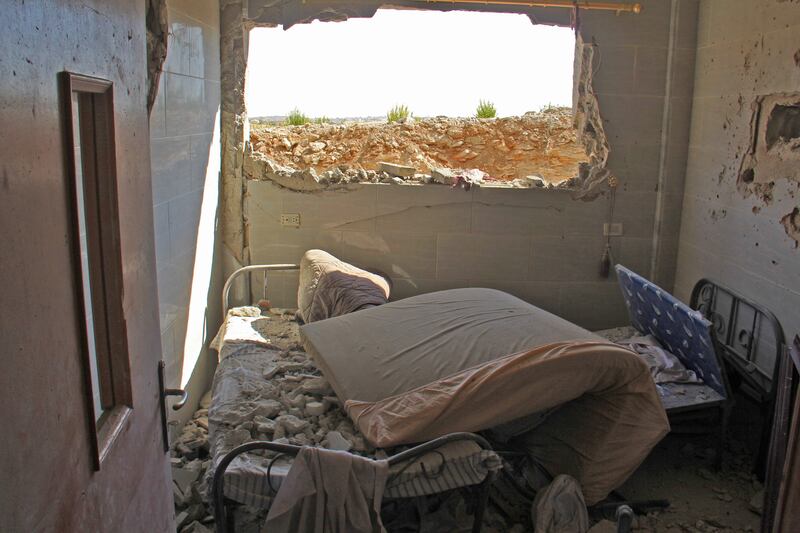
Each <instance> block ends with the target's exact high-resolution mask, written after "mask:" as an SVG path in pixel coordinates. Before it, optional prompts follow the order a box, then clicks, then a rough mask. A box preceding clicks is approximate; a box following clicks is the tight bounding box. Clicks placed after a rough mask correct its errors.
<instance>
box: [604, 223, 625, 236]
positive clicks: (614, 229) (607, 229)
mask: <svg viewBox="0 0 800 533" xmlns="http://www.w3.org/2000/svg"><path fill="white" fill-rule="evenodd" d="M603 236H604V237H620V236H622V222H612V223H611V224H609V223H608V222H606V223H605V224H603Z"/></svg>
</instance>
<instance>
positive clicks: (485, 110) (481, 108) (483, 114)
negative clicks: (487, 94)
mask: <svg viewBox="0 0 800 533" xmlns="http://www.w3.org/2000/svg"><path fill="white" fill-rule="evenodd" d="M475 116H476V117H478V118H495V117H496V116H497V109H495V107H494V104H493V103H491V102H490V101H489V100H481V101H480V102H478V109H476V110H475Z"/></svg>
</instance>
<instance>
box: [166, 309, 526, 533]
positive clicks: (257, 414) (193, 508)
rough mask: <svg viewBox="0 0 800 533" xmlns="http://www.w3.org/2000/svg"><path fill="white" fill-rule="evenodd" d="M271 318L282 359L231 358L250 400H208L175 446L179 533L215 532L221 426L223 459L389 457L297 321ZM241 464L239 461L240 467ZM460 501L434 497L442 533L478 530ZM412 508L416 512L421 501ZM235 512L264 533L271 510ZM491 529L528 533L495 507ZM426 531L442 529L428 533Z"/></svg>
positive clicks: (243, 523) (241, 527) (241, 524)
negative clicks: (307, 346)
mask: <svg viewBox="0 0 800 533" xmlns="http://www.w3.org/2000/svg"><path fill="white" fill-rule="evenodd" d="M264 314H265V315H266V316H265V317H263V318H267V320H264V321H263V322H260V323H259V331H260V332H261V333H262V334H263V335H264V336H265V337H267V338H269V342H270V347H271V348H274V357H273V358H272V359H271V360H270V359H269V358H265V357H264V347H263V346H260V347H258V350H259V352H260V356H259V357H248V353H247V347H245V348H243V350H244V351H242V352H237V353H236V355H233V356H230V355H229V356H228V357H227V358H226V360H227V359H230V360H229V361H228V363H225V360H223V363H221V364H229V365H231V367H235V368H234V371H235V375H236V381H237V386H239V387H241V390H242V391H244V392H246V396H247V397H248V400H249V401H247V402H241V401H239V402H236V403H227V404H226V403H225V402H224V401H223V402H222V403H218V401H216V402H215V405H214V407H212V408H211V413H209V407H210V406H211V394H210V393H209V394H207V395H206V396H205V397H204V398H203V400H202V401H201V405H200V409H199V410H198V411H197V412H196V413H195V415H194V417H193V418H192V420H191V421H190V422H188V423H187V424H186V426H185V427H184V429H183V432H182V434H181V435H180V437H178V439H176V441H175V442H174V444H173V446H172V459H171V461H172V464H173V480H174V493H175V512H176V517H177V520H178V523H177V526H178V532H179V533H192V532H197V533H201V532H202V531H203V530H202V529H199V528H202V527H206V526H207V527H209V528H213V517H212V516H210V515H211V510H210V507H209V506H208V504H207V502H208V499H207V494H208V491H209V485H210V479H209V475H208V469H209V467H210V466H211V464H212V460H213V458H212V457H210V456H209V450H210V449H211V448H212V447H211V446H210V443H209V431H208V428H209V424H211V426H212V428H213V426H214V424H219V426H217V427H220V426H223V425H224V426H225V430H224V431H218V432H217V434H215V435H212V436H211V438H214V439H223V441H222V442H221V444H222V445H221V446H219V445H218V446H217V450H219V452H218V453H226V452H227V451H229V450H230V449H232V448H233V447H235V446H237V445H239V444H242V443H244V442H247V441H250V440H270V441H272V442H279V443H289V444H295V445H300V446H303V445H311V446H322V447H325V448H329V449H333V450H343V451H349V452H351V453H356V454H359V455H364V456H370V457H376V456H378V457H380V456H381V455H382V454H384V453H385V452H383V451H381V450H378V451H376V450H375V448H373V447H372V446H371V445H370V444H369V443H368V442H367V441H366V439H364V437H363V436H362V435H361V433H360V432H359V431H358V429H357V428H356V427H354V425H353V423H352V421H351V420H350V418H349V417H348V416H347V414H346V413H345V411H344V409H343V407H342V405H341V403H340V402H339V400H338V398H336V396H335V395H334V393H333V390H332V388H331V386H330V384H329V383H328V382H327V381H326V380H325V378H324V377H322V375H321V373H320V371H319V370H318V369H317V368H316V366H315V365H314V363H313V361H312V360H311V359H310V358H309V357H308V356H307V355H306V353H305V351H304V349H303V347H302V345H301V343H300V338H299V330H298V323H297V322H296V321H295V320H294V316H293V315H292V314H290V313H286V312H284V310H281V309H270V310H268V311H266V310H265V311H264ZM231 357H232V359H231ZM234 361H235V364H234ZM265 378H266V379H265ZM209 416H210V420H209ZM218 444H219V443H218ZM240 457H241V460H243V461H245V462H252V463H255V464H260V465H267V464H268V463H269V462H270V458H271V457H274V454H272V453H271V452H267V451H256V452H248V453H246V454H242V456H240ZM238 461H240V459H239V458H237V459H236V460H235V461H234V463H233V464H232V466H235V464H236V463H237V462H238ZM280 464H282V460H279V461H277V462H276V467H277V466H278V465H280ZM284 464H286V465H288V464H289V463H284ZM460 500H462V498H461V496H460V495H455V496H453V497H452V501H450V502H449V503H447V505H446V506H445V508H443V507H442V505H443V503H442V502H443V501H444V500H442V501H439V500H438V499H437V498H436V496H435V495H434V496H430V497H428V501H429V503H430V511H429V512H430V517H431V520H433V516H434V515H435V516H436V517H437V518H436V519H435V520H436V521H438V522H441V521H442V520H445V521H447V520H451V522H448V524H449V525H448V527H446V528H445V529H440V531H445V530H446V531H458V530H459V529H458V528H456V527H455V524H460V523H467V524H470V526H469V527H466V529H464V530H465V531H468V530H469V529H470V528H471V520H472V515H471V514H469V513H467V512H466V506H465V504H464V503H463V501H462V502H461V503H458V504H457V502H458V501H460ZM408 501H409V502H411V503H412V504H413V505H414V506H415V505H416V503H414V499H409V500H408ZM415 508H416V507H415ZM443 509H444V510H443ZM235 512H236V524H237V531H239V532H241V531H249V530H252V531H259V530H260V527H261V525H262V524H263V519H264V516H265V510H263V509H258V508H256V507H252V506H246V505H241V506H237V507H236V511H235ZM454 513H455V514H454ZM428 518H429V513H428V512H426V513H425V521H424V522H425V523H426V524H427V523H428V522H429V520H428ZM209 524H210V525H209ZM248 524H249V525H250V526H252V527H250V526H248ZM485 524H486V526H485V528H484V531H489V532H498V533H499V532H501V531H523V530H522V529H520V528H517V529H512V526H513V524H510V523H508V522H507V520H506V519H505V518H504V517H503V515H501V514H500V513H499V512H498V511H497V510H496V509H494V508H492V506H491V505H490V506H489V507H488V508H487V512H486V516H485ZM192 528H195V529H192ZM390 530H391V529H390ZM400 530H402V528H401V529H400ZM425 531H436V529H429V528H428V527H427V526H426V529H425Z"/></svg>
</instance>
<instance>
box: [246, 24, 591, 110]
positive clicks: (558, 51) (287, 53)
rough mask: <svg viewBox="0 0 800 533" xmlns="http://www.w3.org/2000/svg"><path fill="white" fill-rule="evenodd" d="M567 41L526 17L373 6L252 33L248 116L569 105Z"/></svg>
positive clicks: (570, 42)
mask: <svg viewBox="0 0 800 533" xmlns="http://www.w3.org/2000/svg"><path fill="white" fill-rule="evenodd" d="M574 46H575V37H574V34H573V32H572V30H570V29H569V28H556V27H550V26H534V25H533V24H531V22H530V19H528V17H526V16H524V15H516V14H505V13H474V12H449V13H441V12H436V11H398V10H380V11H378V12H377V13H376V14H375V16H374V17H373V18H371V19H351V20H348V21H346V22H318V21H317V22H313V23H312V24H298V25H296V26H292V27H291V28H289V29H288V30H286V31H284V30H283V29H281V28H256V29H254V30H252V31H251V32H250V53H249V57H248V72H247V78H246V83H247V85H246V89H245V90H246V93H245V95H246V101H247V110H248V115H249V116H251V117H256V116H276V115H277V116H283V115H286V114H288V113H289V111H291V110H292V109H293V108H295V107H297V108H298V109H300V111H302V112H303V113H305V114H306V115H308V116H311V117H319V116H327V117H332V118H334V117H335V118H345V117H366V116H385V115H386V112H387V111H388V110H389V108H391V107H392V106H393V105H395V104H405V105H407V106H408V107H409V108H410V110H411V111H412V113H413V114H414V115H415V116H418V117H423V116H436V115H448V116H471V115H474V113H475V108H476V106H477V105H478V101H479V100H480V99H485V100H490V101H491V102H493V103H494V104H495V106H496V107H497V112H498V115H499V116H510V115H521V114H523V113H525V112H526V111H535V110H538V109H540V108H541V107H543V106H545V105H548V104H554V105H564V106H571V105H572V72H573V65H572V60H573V54H574Z"/></svg>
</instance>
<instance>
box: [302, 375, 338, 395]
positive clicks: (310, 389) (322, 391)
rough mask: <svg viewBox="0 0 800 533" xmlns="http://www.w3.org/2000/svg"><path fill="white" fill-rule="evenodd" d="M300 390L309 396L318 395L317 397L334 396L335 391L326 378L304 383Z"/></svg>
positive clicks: (317, 378) (309, 380)
mask: <svg viewBox="0 0 800 533" xmlns="http://www.w3.org/2000/svg"><path fill="white" fill-rule="evenodd" d="M300 390H301V391H303V392H305V393H308V394H316V395H317V396H326V395H329V394H333V389H332V388H331V385H330V383H328V381H327V380H326V379H325V378H319V377H315V378H312V379H307V380H305V381H303V384H302V385H301V386H300Z"/></svg>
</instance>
